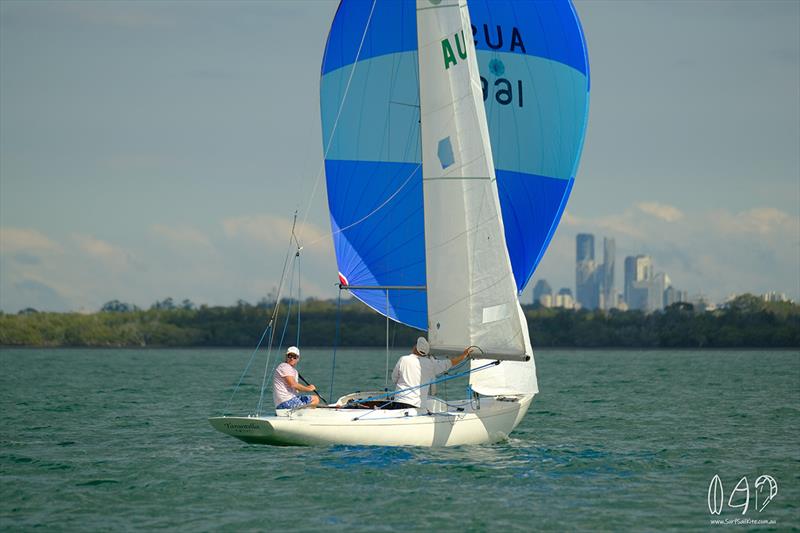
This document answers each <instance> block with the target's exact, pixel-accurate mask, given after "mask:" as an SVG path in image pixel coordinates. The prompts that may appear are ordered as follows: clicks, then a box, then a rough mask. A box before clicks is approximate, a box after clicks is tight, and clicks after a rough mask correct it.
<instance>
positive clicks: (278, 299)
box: [256, 211, 297, 415]
mask: <svg viewBox="0 0 800 533" xmlns="http://www.w3.org/2000/svg"><path fill="white" fill-rule="evenodd" d="M296 226H297V211H295V212H294V219H293V220H292V232H291V236H290V237H289V246H288V248H287V250H286V257H285V258H284V260H283V268H282V269H281V279H280V282H279V283H278V293H277V295H276V297H275V307H274V308H273V311H272V318H271V319H270V323H271V324H274V323H275V320H276V318H277V316H278V311H279V310H280V305H281V296H282V295H283V287H284V283H285V281H286V268H287V266H288V263H289V257H290V255H291V253H292V245H293V244H294V243H296V242H297V238H296V237H295V234H294V230H295V227H296ZM274 340H275V328H274V327H273V328H270V334H269V342H268V343H267V361H266V363H265V364H264V377H263V379H262V381H261V396H260V397H259V400H258V409H257V410H256V414H257V415H260V414H261V405H262V403H263V401H264V385H265V383H266V381H267V372H268V370H269V362H270V359H271V358H272V345H273V342H274Z"/></svg>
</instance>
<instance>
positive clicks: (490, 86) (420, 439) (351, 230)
mask: <svg viewBox="0 0 800 533" xmlns="http://www.w3.org/2000/svg"><path fill="white" fill-rule="evenodd" d="M588 94H589V72H588V60H587V55H586V49H585V44H584V39H583V34H582V31H581V28H580V23H579V21H578V18H577V15H576V13H575V11H574V8H573V6H572V4H571V3H570V1H569V0H553V1H541V2H540V1H536V2H520V3H517V2H515V1H513V0H493V1H492V2H475V3H474V4H471V5H469V6H468V5H467V2H466V0H416V3H414V2H413V1H396V2H394V1H393V2H381V1H377V0H375V1H373V2H363V1H360V0H342V2H341V4H340V6H339V8H338V11H337V13H336V16H335V18H334V21H333V24H332V27H331V31H330V34H329V36H328V42H327V46H326V50H325V56H324V59H323V65H322V79H321V110H322V126H323V144H324V148H325V175H326V180H327V192H328V206H329V209H330V216H331V226H332V230H333V232H332V233H333V240H334V248H335V252H336V258H337V264H338V269H339V271H338V277H339V282H340V286H341V288H342V289H343V290H348V291H350V293H351V294H352V295H353V296H355V297H356V298H358V299H359V300H361V301H362V302H364V303H366V304H367V305H368V306H370V307H372V308H373V309H374V310H375V311H376V312H378V313H381V314H383V315H385V316H387V317H388V318H389V319H391V320H394V321H396V322H400V323H403V324H407V325H409V326H412V327H415V328H418V329H420V330H427V336H428V340H429V343H430V348H431V354H432V356H434V357H452V356H454V355H457V354H459V353H461V352H462V351H463V350H464V349H465V348H466V347H468V346H473V347H475V351H474V353H473V355H472V360H471V361H470V363H469V370H468V371H466V373H468V374H469V387H470V391H471V393H470V395H469V396H468V397H466V398H464V399H463V400H459V401H453V400H449V401H445V400H443V399H441V398H438V397H436V396H433V395H431V396H428V398H427V400H426V403H425V404H423V405H422V406H421V407H420V408H418V409H400V410H398V409H383V408H382V407H383V406H384V405H385V402H386V400H391V391H390V392H388V393H386V392H384V391H373V392H363V393H352V394H347V395H344V396H342V397H341V398H339V399H338V400H337V401H336V402H335V403H333V404H331V405H328V406H324V407H320V408H316V409H309V408H303V409H294V410H278V411H277V412H276V414H275V415H274V416H262V415H260V414H259V415H250V416H220V417H213V418H210V419H209V421H210V423H211V425H212V426H213V427H214V428H216V429H217V430H219V431H221V432H223V433H226V434H229V435H232V436H234V437H237V438H239V439H241V440H244V441H246V442H253V443H266V444H288V445H328V444H360V445H388V446H402V445H409V446H455V445H464V444H481V443H490V442H496V441H499V440H502V439H504V438H506V437H507V436H508V435H509V434H510V433H511V432H512V431H513V430H514V428H516V427H517V425H518V424H519V423H520V421H521V420H522V418H523V417H524V416H525V414H526V412H527V410H528V408H529V407H530V405H531V402H532V400H533V398H534V396H535V395H536V393H537V392H538V383H537V377H536V366H535V360H534V354H533V349H532V346H531V341H530V338H529V334H528V327H527V323H526V319H525V316H524V314H523V311H522V308H521V306H520V303H519V294H520V293H521V291H522V289H523V288H524V287H525V285H526V284H527V282H528V280H529V279H530V277H531V275H532V273H533V270H534V269H535V267H536V265H537V264H538V263H539V261H540V260H541V257H542V255H543V254H544V251H545V249H546V248H547V245H548V243H549V241H550V239H551V238H552V236H553V233H554V231H555V228H556V226H557V225H558V222H559V220H560V218H561V214H562V212H563V209H564V206H565V204H566V201H567V198H568V197H569V193H570V191H571V188H572V184H573V181H574V177H575V174H576V170H577V165H578V160H579V155H580V152H581V149H582V144H583V137H584V132H585V128H586V118H587V114H588ZM426 385H427V384H426ZM365 406H367V407H371V408H370V409H364V407H365Z"/></svg>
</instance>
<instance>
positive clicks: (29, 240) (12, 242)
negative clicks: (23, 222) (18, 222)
mask: <svg viewBox="0 0 800 533" xmlns="http://www.w3.org/2000/svg"><path fill="white" fill-rule="evenodd" d="M62 251H63V250H62V248H61V246H59V245H58V244H57V243H55V242H54V241H52V240H50V239H49V238H48V237H46V236H45V235H44V234H43V233H41V232H39V231H36V230H34V229H27V228H0V253H3V254H9V253H17V252H26V253H29V254H32V253H37V252H38V253H42V252H46V253H61V252H62Z"/></svg>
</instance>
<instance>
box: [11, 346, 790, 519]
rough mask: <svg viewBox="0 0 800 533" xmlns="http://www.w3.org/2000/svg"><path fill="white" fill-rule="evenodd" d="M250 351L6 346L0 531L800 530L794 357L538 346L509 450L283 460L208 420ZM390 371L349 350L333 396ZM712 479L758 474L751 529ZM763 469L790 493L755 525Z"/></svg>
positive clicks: (332, 453) (257, 370)
mask: <svg viewBox="0 0 800 533" xmlns="http://www.w3.org/2000/svg"><path fill="white" fill-rule="evenodd" d="M249 355H250V354H249V353H248V352H247V351H246V350H16V349H13V350H12V349H3V350H2V351H0V363H2V368H1V370H2V372H0V374H1V375H0V407H1V409H2V410H1V412H2V425H1V426H0V432H1V433H0V528H2V529H33V528H37V527H38V528H46V529H48V530H79V529H80V530H128V529H138V530H142V529H147V530H149V529H154V528H168V529H171V530H172V529H176V530H184V531H190V530H191V531H195V530H220V529H223V530H231V531H233V530H236V531H238V530H266V531H278V530H282V529H291V530H299V531H315V532H322V531H400V530H402V531H430V530H434V529H436V530H438V531H484V530H486V531H529V530H532V529H551V530H590V529H591V530H617V531H618V530H662V529H692V530H698V529H707V528H710V527H711V528H715V527H719V528H722V529H729V528H730V527H736V526H712V525H710V520H711V519H712V518H720V519H723V520H724V519H730V520H733V519H735V518H749V519H753V520H774V521H775V525H773V526H771V527H772V528H773V529H780V530H784V529H792V528H798V527H800V353H798V352H797V351H777V352H775V351H773V352H759V351H704V352H699V351H650V352H634V351H612V350H606V351H561V350H558V351H557V350H540V351H539V352H538V353H537V365H538V371H539V384H540V389H541V393H540V394H539V395H538V396H536V398H535V399H534V402H533V405H532V407H531V410H530V411H529V413H528V415H527V417H526V418H525V419H524V420H523V422H522V424H521V425H520V426H519V427H518V428H517V430H516V431H515V432H514V433H513V435H512V436H511V438H510V439H509V440H508V441H506V442H502V443H499V444H494V445H486V446H465V447H458V448H450V449H423V448H380V447H356V446H333V447H328V448H291V447H290V448H278V447H270V446H259V445H248V444H245V443H243V442H240V441H238V440H235V439H233V438H231V437H228V436H226V435H223V434H221V433H217V432H215V431H214V430H213V429H212V428H211V427H210V426H209V425H208V423H207V421H206V418H207V417H208V416H209V415H215V414H219V412H220V411H221V410H222V408H223V407H224V405H225V402H226V400H227V398H228V396H229V392H230V387H231V384H232V383H234V382H235V381H236V380H237V379H238V377H239V373H240V372H241V370H242V369H243V368H244V367H245V364H246V362H247V360H248V358H249ZM396 355H399V352H398V353H397V354H396ZM303 356H304V357H303V359H302V361H301V363H300V366H299V369H300V372H301V374H303V375H304V376H305V377H306V378H308V379H309V380H311V381H313V382H315V383H316V384H317V385H319V386H320V389H321V390H322V392H323V395H326V393H327V392H328V386H329V382H328V377H329V369H330V351H325V350H310V349H309V350H305V351H304V354H303ZM394 359H395V355H393V356H392V363H393V362H394ZM384 365H385V358H384V355H383V353H382V352H381V351H369V350H350V351H340V352H339V353H338V355H337V370H336V389H335V395H339V394H343V393H345V392H348V391H349V390H352V389H367V388H371V387H375V386H382V385H383V373H384ZM263 369H264V361H263V360H260V361H259V362H258V363H257V367H256V366H255V365H254V367H253V369H252V371H251V373H250V374H249V375H248V378H247V379H246V380H245V384H244V385H243V386H242V388H241V390H240V391H239V393H238V394H237V395H236V397H235V400H234V403H233V407H234V410H235V411H238V412H240V413H244V414H246V413H248V412H250V411H252V410H253V409H254V407H255V405H256V403H257V402H258V390H259V384H260V379H261V375H263ZM440 392H441V391H440ZM447 394H449V395H452V396H453V397H457V396H459V395H461V394H463V387H462V386H461V385H459V384H451V385H448V390H447ZM265 404H266V405H268V406H270V408H271V398H270V397H269V396H268V397H267V399H266V400H265ZM715 474H718V475H719V476H720V479H721V481H722V483H723V488H724V492H725V500H726V502H727V500H728V496H729V493H730V492H731V491H732V490H733V488H734V486H735V485H736V483H737V482H738V481H739V479H740V478H742V477H743V476H746V477H747V478H748V483H749V485H750V488H751V492H752V493H753V494H752V495H751V502H750V509H749V510H748V511H747V514H746V515H744V517H743V516H742V514H741V510H742V508H739V509H730V508H728V507H726V508H725V510H724V511H723V512H722V515H720V516H719V517H716V516H712V515H710V514H709V511H708V508H707V494H708V487H709V482H710V481H711V478H712V477H713V476H714V475H715ZM762 474H766V475H770V476H772V477H773V478H774V479H775V480H776V481H777V484H778V490H779V492H778V494H777V496H776V497H775V499H774V500H773V501H772V502H770V503H769V505H768V506H767V507H766V508H764V510H763V511H761V512H758V510H757V509H755V508H753V507H754V503H755V502H754V501H752V499H754V498H755V494H754V493H755V487H754V486H753V485H754V483H755V480H756V478H758V476H760V475H762ZM739 495H740V496H741V494H739ZM761 498H762V500H763V494H762V496H761ZM741 502H743V499H742V498H739V499H736V500H735V501H734V502H733V503H734V504H737V503H741Z"/></svg>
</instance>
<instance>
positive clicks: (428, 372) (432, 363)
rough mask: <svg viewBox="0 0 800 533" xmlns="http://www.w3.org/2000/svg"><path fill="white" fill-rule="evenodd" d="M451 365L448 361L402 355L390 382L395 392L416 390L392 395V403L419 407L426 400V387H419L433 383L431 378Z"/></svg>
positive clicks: (414, 355)
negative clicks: (393, 383)
mask: <svg viewBox="0 0 800 533" xmlns="http://www.w3.org/2000/svg"><path fill="white" fill-rule="evenodd" d="M451 366H453V364H452V363H451V362H450V360H449V359H433V358H431V357H420V356H418V355H416V354H413V353H412V354H408V355H404V356H403V357H401V358H400V359H398V361H397V364H396V365H394V370H392V381H394V382H395V385H396V387H395V390H402V389H407V388H409V387H417V388H416V389H413V390H410V391H406V392H401V393H398V394H395V395H394V401H396V402H402V403H407V404H409V405H413V406H415V407H420V406H422V404H423V403H424V402H425V400H427V399H428V385H425V386H424V387H419V385H421V384H423V383H427V382H429V381H433V378H435V377H436V376H438V375H439V374H441V373H443V372H446V371H447V370H448V369H449V368H450V367H451Z"/></svg>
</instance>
